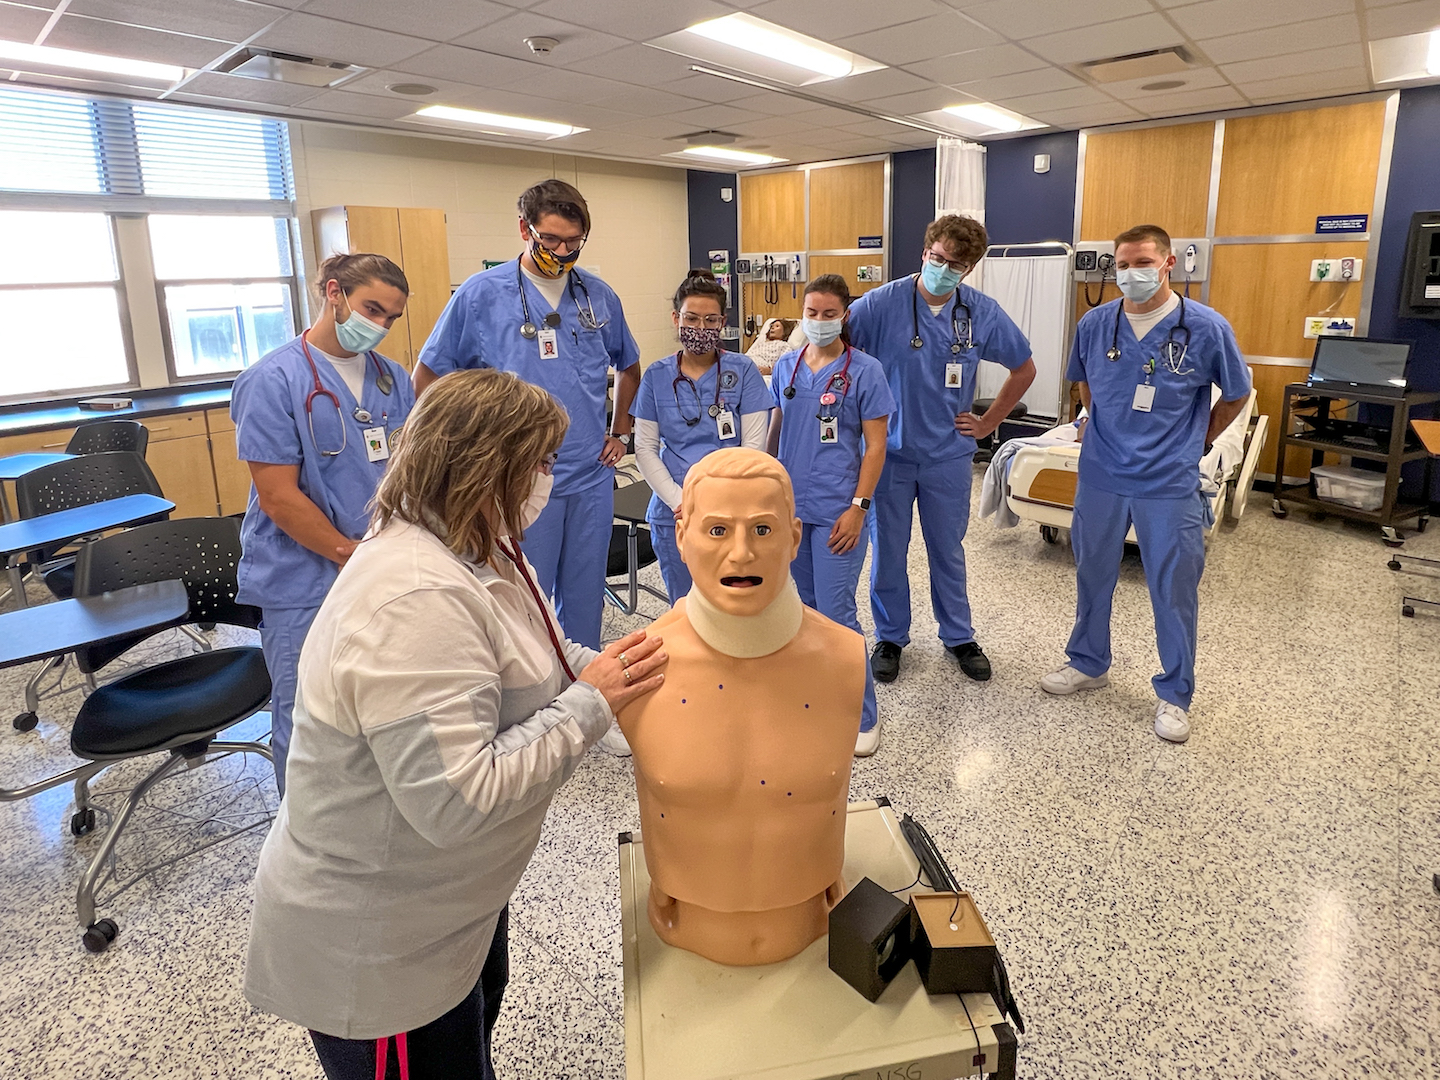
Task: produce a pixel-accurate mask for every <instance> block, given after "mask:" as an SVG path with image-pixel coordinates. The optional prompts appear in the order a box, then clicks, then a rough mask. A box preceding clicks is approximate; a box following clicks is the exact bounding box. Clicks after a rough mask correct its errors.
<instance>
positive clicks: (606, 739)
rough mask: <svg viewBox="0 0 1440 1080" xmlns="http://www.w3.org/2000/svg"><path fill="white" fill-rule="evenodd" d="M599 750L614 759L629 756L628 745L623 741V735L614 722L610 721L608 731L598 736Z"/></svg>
mask: <svg viewBox="0 0 1440 1080" xmlns="http://www.w3.org/2000/svg"><path fill="white" fill-rule="evenodd" d="M600 749H601V750H604V751H605V752H606V753H607V754H614V755H615V756H616V757H629V756H630V744H629V743H628V742H626V741H625V733H624V732H623V731H621V730H620V725H619V724H618V723H616V722H615V721H614V720H611V721H610V730H609V731H607V732H605V734H604V735H601V736H600Z"/></svg>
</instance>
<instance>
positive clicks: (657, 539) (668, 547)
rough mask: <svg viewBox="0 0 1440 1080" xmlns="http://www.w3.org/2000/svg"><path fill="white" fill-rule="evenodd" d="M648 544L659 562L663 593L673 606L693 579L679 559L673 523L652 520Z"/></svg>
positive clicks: (688, 588) (686, 590)
mask: <svg viewBox="0 0 1440 1080" xmlns="http://www.w3.org/2000/svg"><path fill="white" fill-rule="evenodd" d="M649 525H650V544H651V546H652V547H654V549H655V559H656V561H657V562H659V563H660V576H661V577H663V578H664V579H665V594H666V595H667V596H669V597H670V603H671V605H672V606H673V605H674V604H675V602H676V601H678V600H679V599H680V598H681V597H682V596H685V595H686V594H687V593H689V592H690V586H691V585H692V584H693V579H692V578H691V577H690V570H689V568H688V567H687V566H686V565H685V564H684V562H682V561H681V559H680V549H679V548H678V547H676V546H675V523H674V521H673V520H672V521H671V522H670V523H669V524H665V523H663V522H658V521H652V522H649Z"/></svg>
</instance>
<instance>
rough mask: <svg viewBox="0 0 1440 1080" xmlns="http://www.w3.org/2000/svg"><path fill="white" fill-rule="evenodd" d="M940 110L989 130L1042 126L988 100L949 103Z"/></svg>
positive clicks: (1036, 121) (1017, 129)
mask: <svg viewBox="0 0 1440 1080" xmlns="http://www.w3.org/2000/svg"><path fill="white" fill-rule="evenodd" d="M941 112H945V113H948V114H949V115H951V116H955V117H959V118H960V119H961V120H965V121H968V122H969V123H972V124H977V125H979V126H980V127H985V128H989V129H990V130H991V131H1019V130H1020V129H1021V128H1027V127H1043V126H1044V125H1043V124H1041V123H1040V122H1039V121H1038V120H1031V119H1030V117H1028V116H1021V115H1020V114H1019V113H1017V112H1011V111H1010V110H1009V109H1002V108H1001V107H1000V106H999V105H991V104H990V103H989V102H988V101H977V102H975V103H973V104H970V105H951V106H949V107H948V108H945V109H942V110H941Z"/></svg>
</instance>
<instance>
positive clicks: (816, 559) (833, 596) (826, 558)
mask: <svg viewBox="0 0 1440 1080" xmlns="http://www.w3.org/2000/svg"><path fill="white" fill-rule="evenodd" d="M829 538H830V526H829V525H811V524H809V523H808V522H807V523H806V524H805V528H804V531H803V532H802V533H801V534H800V551H799V553H798V554H797V555H796V556H795V561H794V562H793V563H791V564H790V573H791V575H792V576H793V577H794V578H795V588H797V589H798V590H799V591H800V599H801V600H802V601H803V602H804V603H806V604H807V605H809V606H810V607H812V608H814V609H815V610H816V611H818V612H820V614H821V615H824V616H825V617H826V618H828V619H833V620H835V621H836V622H837V623H839V624H840V625H841V626H848V627H849V628H850V629H851V630H854V631H855V632H856V633H857V634H861V635H862V636H863V634H864V631H863V630H861V629H860V620H859V619H858V618H857V617H856V614H855V589H856V588H857V587H858V586H859V584H860V566H861V564H862V563H864V562H865V533H864V532H861V533H860V541H859V543H857V544H856V545H855V546H854V548H852V549H851V550H850V551H849V552H847V553H846V554H844V555H833V554H831V552H830V548H829V547H828V546H827V545H826V541H827V540H828V539H829ZM878 719H879V716H878V714H877V712H876V710H875V681H874V679H873V678H872V677H871V675H870V665H869V664H866V665H865V707H864V709H863V710H862V712H861V714H860V730H861V731H869V730H870V729H872V728H873V727H874V726H875V724H876V721H877V720H878Z"/></svg>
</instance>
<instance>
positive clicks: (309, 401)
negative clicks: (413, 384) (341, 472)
mask: <svg viewBox="0 0 1440 1080" xmlns="http://www.w3.org/2000/svg"><path fill="white" fill-rule="evenodd" d="M309 336H310V331H309V330H305V331H303V332H302V333H301V334H300V349H301V351H303V352H304V353H305V362H306V363H307V364H309V365H310V377H311V378H313V379H314V380H315V389H314V390H311V391H310V393H308V394H306V395H305V416H306V419H307V420H308V421H309V423H310V442H311V443H312V444H313V445H314V447H315V449H316V450H320V444H319V443H318V442H316V441H315V410H314V404H315V398H316V397H317V396H318V397H327V398H329V399H330V401H331V402H332V403H333V404H334V406H335V411H336V412H337V413H339V412H340V399H339V398H338V397H336V396H335V394H334V393H333V392H332V391H330V390H326V389H325V387H324V385H322V384H321V382H320V369H319V368H317V367H316V366H315V358H314V357H312V356H311V355H310V345H309V342H308V340H307V339H308V338H309ZM369 355H370V359H371V360H372V361H374V363H375V385H376V387H378V388H379V390H380V392H381V393H382V394H384V395H385V396H386V397H389V396H390V391H391V390H393V389H394V388H395V380H394V379H392V378H391V377H390V373H389V372H388V371H386V370H385V368H384V367H383V366H382V365H381V363H380V358H379V357H378V356H376V355H375V352H374V350H371V352H370V354H369ZM342 415H343V414H342ZM354 416H355V419H356V420H359V421H360V423H362V424H368V423H370V421H371V420H372V419H374V418H373V417H372V416H371V415H370V413H369V411H368V410H366V409H364V408H362V407H361V406H360V405H358V404H357V405H356V406H355V412H354ZM348 444H349V436H348V435H347V434H346V431H345V425H344V424H341V425H340V449H339V450H320V455H321V457H339V456H340V455H341V454H343V453H344V452H345V447H346V446H347V445H348Z"/></svg>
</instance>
